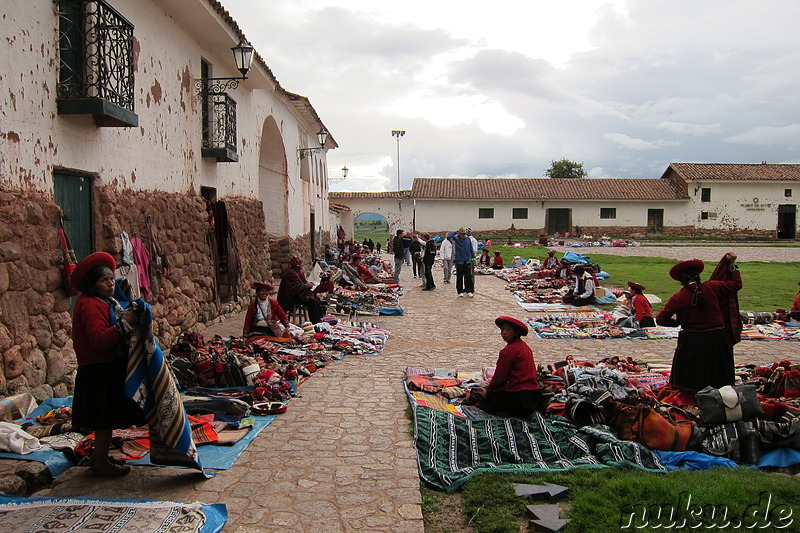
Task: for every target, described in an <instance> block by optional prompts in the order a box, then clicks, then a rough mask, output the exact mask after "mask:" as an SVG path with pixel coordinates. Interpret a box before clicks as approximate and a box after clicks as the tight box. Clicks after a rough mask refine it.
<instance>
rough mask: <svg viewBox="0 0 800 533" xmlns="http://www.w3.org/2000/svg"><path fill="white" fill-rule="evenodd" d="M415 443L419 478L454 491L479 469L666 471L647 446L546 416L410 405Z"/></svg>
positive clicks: (516, 471) (601, 429)
mask: <svg viewBox="0 0 800 533" xmlns="http://www.w3.org/2000/svg"><path fill="white" fill-rule="evenodd" d="M414 444H415V447H416V450H417V462H418V465H419V473H420V477H421V478H422V479H423V480H424V481H425V482H426V483H428V484H430V485H432V486H434V487H436V488H438V489H440V490H445V491H448V492H450V491H453V490H456V489H457V488H458V487H460V486H461V485H463V484H464V483H466V482H467V481H468V480H469V479H470V478H471V477H472V476H474V475H476V474H480V473H484V472H494V473H510V474H533V473H537V472H545V471H567V470H573V469H575V468H606V467H617V468H638V469H641V470H643V471H648V472H666V468H665V467H664V466H663V465H662V464H661V462H660V461H659V460H658V459H657V458H656V457H655V456H654V455H653V452H651V451H650V450H649V449H647V448H646V447H644V446H642V445H640V444H637V443H635V442H631V441H621V440H619V439H618V438H617V437H616V435H614V433H613V432H611V430H610V428H607V427H605V426H587V427H583V428H578V427H576V426H575V425H574V424H572V423H571V422H569V421H566V420H562V419H554V418H545V417H544V416H542V415H540V414H538V413H535V414H534V416H532V417H531V418H530V419H527V420H522V419H518V418H508V419H503V418H484V419H469V418H466V417H463V416H457V415H455V414H453V413H448V412H445V411H441V410H437V409H431V408H428V407H423V406H421V405H415V406H414Z"/></svg>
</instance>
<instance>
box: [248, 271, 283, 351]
mask: <svg viewBox="0 0 800 533" xmlns="http://www.w3.org/2000/svg"><path fill="white" fill-rule="evenodd" d="M253 288H254V289H255V290H256V297H255V299H254V300H253V301H252V302H250V306H249V307H248V308H247V312H246V313H245V315H244V328H243V329H242V334H243V335H244V336H245V338H247V337H248V336H255V335H269V336H270V337H288V335H287V334H286V332H287V329H288V327H289V319H288V318H287V317H286V313H284V311H283V308H281V306H280V304H279V303H278V302H277V301H276V300H273V299H272V298H270V297H269V293H270V292H272V291H273V290H275V287H274V286H273V285H272V284H270V283H261V282H259V281H255V282H253Z"/></svg>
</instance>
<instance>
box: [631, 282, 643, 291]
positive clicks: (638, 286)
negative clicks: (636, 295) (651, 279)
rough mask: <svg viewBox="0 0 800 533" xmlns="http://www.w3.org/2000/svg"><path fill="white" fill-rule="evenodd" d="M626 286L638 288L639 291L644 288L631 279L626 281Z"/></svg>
mask: <svg viewBox="0 0 800 533" xmlns="http://www.w3.org/2000/svg"><path fill="white" fill-rule="evenodd" d="M628 287H630V288H631V289H638V290H640V291H643V290H644V289H645V286H644V285H639V284H638V283H634V282H632V281H629V282H628Z"/></svg>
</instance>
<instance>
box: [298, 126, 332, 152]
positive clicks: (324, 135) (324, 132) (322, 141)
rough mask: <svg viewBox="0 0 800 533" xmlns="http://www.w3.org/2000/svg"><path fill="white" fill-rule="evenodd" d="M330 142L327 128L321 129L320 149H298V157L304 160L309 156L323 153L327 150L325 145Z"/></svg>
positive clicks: (318, 138) (319, 133)
mask: <svg viewBox="0 0 800 533" xmlns="http://www.w3.org/2000/svg"><path fill="white" fill-rule="evenodd" d="M327 141H328V131H327V130H326V129H325V127H324V126H323V127H321V128H320V129H319V131H318V132H317V142H319V147H317V148H298V149H297V155H298V157H299V158H300V159H303V158H304V157H305V156H306V155H308V154H314V153H316V152H321V151H322V150H324V149H325V143H326V142H327Z"/></svg>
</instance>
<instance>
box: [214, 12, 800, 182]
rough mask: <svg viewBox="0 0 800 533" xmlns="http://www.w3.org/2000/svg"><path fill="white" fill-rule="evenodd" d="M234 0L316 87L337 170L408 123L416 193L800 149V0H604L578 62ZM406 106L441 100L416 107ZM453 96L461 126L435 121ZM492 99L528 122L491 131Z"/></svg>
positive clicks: (657, 170)
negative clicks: (554, 173) (549, 173)
mask: <svg viewBox="0 0 800 533" xmlns="http://www.w3.org/2000/svg"><path fill="white" fill-rule="evenodd" d="M223 1H224V0H223ZM229 1H233V0H229ZM226 3H227V2H226ZM233 3H234V4H237V6H236V7H237V9H239V10H240V11H239V10H237V11H234V10H232V13H233V15H234V17H235V18H236V20H238V21H239V23H240V24H241V25H242V27H243V29H244V30H245V33H246V34H247V35H248V36H249V37H250V38H251V39H252V40H253V42H254V45H255V46H256V48H257V49H258V50H259V52H260V53H261V54H262V55H263V56H264V58H265V60H266V61H267V63H268V64H269V65H270V67H271V68H272V69H273V71H274V72H275V74H276V76H277V77H278V79H279V80H280V82H281V84H282V85H283V86H284V87H286V88H287V89H288V90H290V91H294V92H299V93H301V94H305V95H307V96H309V98H310V99H311V101H312V103H313V105H314V106H315V108H316V109H317V111H318V112H319V114H320V116H321V117H322V119H323V121H325V123H326V125H328V127H329V128H330V129H331V131H332V132H333V135H334V137H335V138H336V140H337V141H338V142H339V145H340V148H339V149H338V150H334V151H332V152H330V153H329V154H328V160H329V164H330V166H331V168H339V167H341V166H342V164H348V166H351V167H352V166H353V163H351V162H352V161H359V162H361V161H368V160H372V161H374V162H378V161H386V160H387V158H391V159H392V160H394V159H395V157H396V153H395V149H396V144H395V140H394V139H393V138H392V137H391V135H390V133H389V132H390V130H391V129H395V128H400V129H406V130H407V134H406V136H405V137H404V138H403V139H402V140H401V174H402V177H403V186H404V187H408V186H410V184H411V178H412V177H413V176H415V175H416V176H425V175H436V176H450V175H463V176H476V175H486V176H495V175H501V176H502V175H518V176H541V175H543V173H544V170H545V169H546V168H548V166H549V163H550V161H551V160H555V159H560V158H562V157H567V158H569V159H573V160H576V161H581V162H583V163H584V165H585V167H586V168H587V169H591V171H592V175H595V176H600V175H606V176H621V177H625V176H630V177H657V176H660V175H661V173H663V170H664V169H665V168H666V166H667V165H668V164H669V163H670V162H672V161H696V162H704V161H709V162H743V163H751V162H760V161H761V160H764V159H766V160H769V161H771V162H788V161H792V160H796V159H797V156H796V152H797V148H798V146H797V145H798V141H796V139H799V138H800V135H798V134H800V126H799V125H800V90H798V78H797V74H796V73H797V72H798V71H800V34H798V32H797V31H796V28H795V26H796V21H797V20H800V3H798V2H796V1H794V0H774V1H770V2H752V1H751V0H706V1H704V2H696V1H690V0H672V1H666V0H646V1H645V0H631V1H630V2H628V3H626V4H625V6H626V9H627V12H626V13H622V14H620V12H619V11H618V10H615V9H612V8H610V7H603V8H601V9H600V11H599V18H598V20H597V23H596V24H595V26H594V27H593V28H592V30H591V32H590V34H589V37H590V39H591V43H592V44H593V45H594V48H593V49H590V50H588V51H584V52H582V53H578V54H575V55H573V56H572V58H571V60H570V61H569V62H568V63H567V64H565V65H551V64H550V63H548V62H547V61H546V60H545V59H543V57H542V54H538V53H537V52H536V51H528V52H526V53H523V52H521V51H519V50H506V49H499V48H497V47H494V48H488V47H487V46H486V45H485V44H484V40H485V39H484V38H483V36H482V35H475V36H474V38H472V39H465V38H456V37H454V36H453V34H451V33H450V31H449V30H448V28H446V27H445V28H424V27H422V26H418V25H416V23H415V22H414V21H405V22H402V21H398V22H397V23H396V24H387V23H385V22H378V21H376V20H374V19H373V18H372V16H371V15H367V14H365V13H363V12H360V13H357V12H354V11H350V10H348V9H346V8H340V7H336V8H325V9H316V10H313V9H308V10H306V11H292V12H291V13H290V12H289V11H290V8H289V7H287V6H288V5H290V4H283V3H280V2H264V3H258V4H255V3H250V2H245V1H244V0H237V1H235V2H233ZM262 4H263V5H262ZM273 4H278V5H277V6H276V5H273ZM521 5H522V4H521ZM525 6H526V9H535V8H531V7H529V6H528V4H527V3H526V4H525ZM498 9H499V7H498ZM256 10H259V13H260V15H259V16H245V17H243V16H242V15H240V14H239V13H242V14H244V13H255V12H256ZM423 16H424V15H423V14H422V13H421V14H420V17H423ZM464 16H467V15H464ZM528 16H530V14H529V15H528ZM454 20H455V19H454ZM501 20H502V17H499V18H491V19H487V21H486V23H487V24H488V25H490V26H491V25H494V24H499V21H501ZM559 22H560V21H554V24H556V23H559ZM454 24H456V22H454ZM489 29H491V28H490V27H489V26H487V31H488V30H489ZM454 33H455V32H454ZM459 35H463V33H459ZM431 73H433V74H434V75H435V77H434V78H431V76H430V74H431ZM408 101H411V102H417V103H418V105H419V103H421V104H424V103H426V102H427V103H429V105H430V106H432V108H431V109H429V110H421V109H415V110H411V111H409V110H406V109H405V108H404V107H403V106H404V103H405V102H408ZM445 104H447V105H449V106H453V109H452V110H449V111H450V112H452V113H453V114H454V116H455V117H456V120H454V122H453V123H451V124H448V123H446V121H442V120H441V117H440V116H439V115H438V113H439V112H440V111H441V108H442V107H444V106H445ZM482 105H483V106H495V107H486V109H498V110H504V112H505V113H506V114H507V115H508V116H509V117H514V118H515V119H517V120H518V121H519V124H522V125H523V127H521V128H519V127H518V126H516V127H510V129H509V131H507V132H502V131H501V132H497V131H493V132H492V133H487V131H486V130H485V128H482V127H481V123H480V119H479V117H480V115H479V114H476V109H477V108H478V107H480V106H482ZM498 113H499V111H498ZM484 118H485V116H484ZM381 165H382V163H381ZM379 166H380V165H379ZM412 173H413V175H412ZM345 183H346V182H345ZM364 183H367V184H368V183H369V181H368V180H367V181H365V182H364ZM373 183H374V186H375V187H376V188H382V187H388V188H393V187H394V184H395V183H396V168H395V167H394V163H392V164H391V165H389V166H386V167H385V168H383V167H381V168H377V170H376V171H375V176H374V181H373ZM387 184H388V185H387ZM337 185H340V186H341V184H337ZM369 186H370V185H365V187H369ZM333 188H334V189H335V188H336V186H334V187H333Z"/></svg>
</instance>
